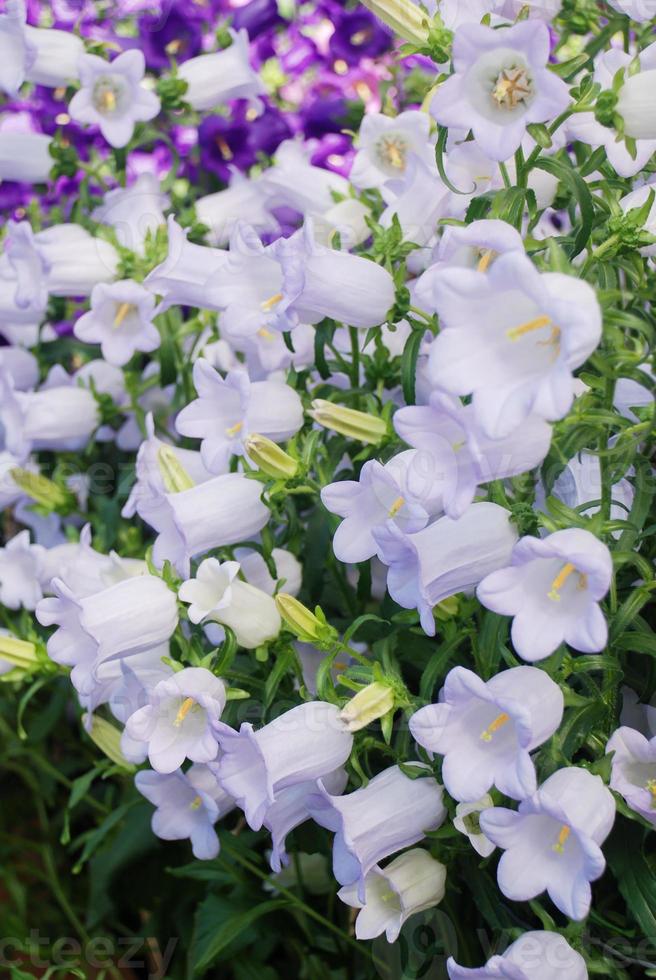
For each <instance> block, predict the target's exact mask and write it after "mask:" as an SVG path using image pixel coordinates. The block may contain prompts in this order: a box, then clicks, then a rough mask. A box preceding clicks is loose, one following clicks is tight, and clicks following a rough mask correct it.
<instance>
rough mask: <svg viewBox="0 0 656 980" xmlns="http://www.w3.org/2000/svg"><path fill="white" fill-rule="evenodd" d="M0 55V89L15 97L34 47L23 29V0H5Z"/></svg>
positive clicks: (34, 55) (1, 16) (0, 36)
mask: <svg viewBox="0 0 656 980" xmlns="http://www.w3.org/2000/svg"><path fill="white" fill-rule="evenodd" d="M0 54H1V55H2V57H1V58H0V89H1V90H2V91H3V92H5V93H6V94H7V95H8V96H10V97H11V98H15V97H16V96H17V95H18V90H19V89H20V87H21V85H22V84H23V82H24V81H25V77H26V72H27V70H28V69H29V68H30V67H31V66H32V65H33V64H34V61H35V59H36V48H35V46H34V44H33V43H32V42H31V41H30V40H29V39H28V36H27V31H26V29H25V3H24V2H23V0H7V3H6V4H5V12H4V13H3V14H0Z"/></svg>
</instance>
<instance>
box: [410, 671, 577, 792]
mask: <svg viewBox="0 0 656 980" xmlns="http://www.w3.org/2000/svg"><path fill="white" fill-rule="evenodd" d="M562 717H563V694H562V691H561V690H560V688H559V687H558V685H557V684H556V683H555V682H554V681H552V680H551V678H550V677H549V675H548V674H547V673H545V672H544V671H543V670H539V669H538V668H537V667H512V668H511V669H510V670H502V671H501V673H499V674H495V676H494V677H492V678H490V680H489V681H483V680H481V678H480V677H478V676H477V675H476V674H474V673H473V671H471V670H467V669H466V668H465V667H454V668H453V669H452V670H450V671H449V673H448V674H447V676H446V680H445V682H444V688H443V689H442V691H441V694H440V703H439V704H429V705H427V706H426V707H425V708H420V709H419V711H416V712H415V713H414V714H413V715H412V717H411V718H410V731H411V732H412V735H413V737H414V739H415V740H416V741H417V742H418V743H419V745H421V746H423V748H425V749H427V750H428V751H429V752H435V753H437V754H438V755H443V756H444V761H443V764H442V778H443V780H444V785H445V787H446V789H447V790H448V792H449V793H450V794H451V796H453V798H454V799H456V800H459V801H460V802H461V803H474V802H475V801H476V800H478V799H479V798H480V797H481V796H483V794H484V793H487V791H488V790H489V789H491V788H492V786H496V787H497V789H498V790H499V791H500V792H501V793H504V794H505V795H506V796H510V797H511V798H512V799H514V800H523V799H524V798H525V797H527V796H530V795H531V794H532V793H534V792H535V791H536V789H537V781H536V776H535V766H534V765H533V761H532V759H531V755H530V753H531V752H532V751H533V750H534V749H537V748H538V746H540V745H542V744H543V743H544V742H546V741H547V739H548V738H551V736H552V735H553V733H554V732H555V731H556V729H557V728H558V726H559V725H560V722H561V721H562Z"/></svg>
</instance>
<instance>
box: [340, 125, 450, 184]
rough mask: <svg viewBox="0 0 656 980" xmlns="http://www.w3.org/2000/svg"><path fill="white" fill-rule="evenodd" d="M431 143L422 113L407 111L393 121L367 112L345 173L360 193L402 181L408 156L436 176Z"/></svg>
mask: <svg viewBox="0 0 656 980" xmlns="http://www.w3.org/2000/svg"><path fill="white" fill-rule="evenodd" d="M433 143H434V141H433V140H431V137H430V120H429V118H428V116H427V115H426V113H425V112H419V111H418V110H416V109H409V110H407V111H406V112H400V113H399V114H398V116H394V117H393V118H392V117H390V116H384V115H383V114H382V113H380V112H369V113H367V114H366V115H365V117H364V119H363V120H362V123H361V125H360V131H359V133H358V138H357V147H358V152H357V153H356V155H355V159H354V160H353V166H352V167H351V172H350V174H349V178H350V180H351V183H352V184H353V186H354V187H357V188H359V189H361V190H362V189H366V188H369V187H381V186H382V185H383V184H385V183H386V182H387V181H388V180H398V179H399V178H403V176H404V174H405V172H406V170H407V167H408V158H409V156H410V155H411V154H412V155H414V156H417V157H419V158H420V159H421V160H423V161H424V163H425V164H426V166H427V167H429V168H432V169H433V170H434V171H435V173H436V174H437V169H436V167H435V149H434V146H433Z"/></svg>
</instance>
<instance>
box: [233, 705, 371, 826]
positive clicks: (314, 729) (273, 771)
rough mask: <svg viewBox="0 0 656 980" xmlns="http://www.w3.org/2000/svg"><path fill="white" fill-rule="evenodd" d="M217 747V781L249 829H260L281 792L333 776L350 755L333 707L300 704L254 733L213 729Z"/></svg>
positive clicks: (345, 731) (349, 744)
mask: <svg viewBox="0 0 656 980" xmlns="http://www.w3.org/2000/svg"><path fill="white" fill-rule="evenodd" d="M215 732H216V737H217V739H218V741H219V745H220V747H221V753H222V754H221V758H220V759H219V761H218V763H217V766H216V769H215V771H216V773H217V776H218V779H219V782H220V783H221V785H222V786H223V788H224V789H225V790H226V792H227V793H229V794H230V795H231V796H233V797H234V799H235V801H236V803H237V805H238V806H239V807H241V809H242V810H243V811H244V813H245V815H246V820H247V821H248V824H249V826H250V827H252V829H253V830H259V829H260V827H261V826H262V824H263V823H264V820H265V818H266V814H267V810H268V809H269V807H270V806H271V805H272V804H273V803H274V802H275V800H276V798H277V796H278V794H279V792H280V791H281V790H285V789H287V788H289V787H290V786H297V785H299V784H301V783H307V782H308V780H316V779H319V778H320V777H321V776H325V775H327V774H328V773H332V772H333V771H334V770H335V769H337V768H338V767H339V766H341V765H342V764H343V763H344V762H345V761H346V760H347V759H348V757H349V755H350V754H351V747H352V745H353V736H352V735H351V733H350V732H349V731H348V728H347V726H346V724H345V723H344V722H343V721H342V720H341V718H340V709H339V707H338V706H337V705H334V704H328V703H327V702H325V701H308V702H306V703H305V704H299V705H297V707H295V708H292V709H291V710H290V711H286V712H285V713H284V714H282V715H280V716H279V717H278V718H276V719H275V720H274V721H271V722H269V724H268V725H265V726H264V728H260V729H259V731H254V730H253V726H252V725H251V724H250V722H244V723H243V724H242V726H241V728H240V730H239V731H238V732H236V731H235V730H234V729H232V728H229V727H228V726H227V725H224V724H223V723H222V722H219V723H218V724H217V725H215Z"/></svg>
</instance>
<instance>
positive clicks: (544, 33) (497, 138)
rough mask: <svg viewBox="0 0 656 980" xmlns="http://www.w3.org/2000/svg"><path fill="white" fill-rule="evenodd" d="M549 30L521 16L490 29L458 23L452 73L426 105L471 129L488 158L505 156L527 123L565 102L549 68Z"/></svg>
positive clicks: (443, 120) (442, 119)
mask: <svg viewBox="0 0 656 980" xmlns="http://www.w3.org/2000/svg"><path fill="white" fill-rule="evenodd" d="M549 53H550V38H549V29H548V28H547V26H546V24H543V23H542V22H540V21H524V22H522V23H519V24H515V25H514V26H512V27H507V28H502V29H499V30H493V29H492V28H491V27H484V26H483V25H480V24H463V25H462V26H461V27H459V28H458V29H457V30H456V33H455V37H454V41H453V66H454V69H455V71H454V74H453V75H451V77H450V78H448V79H447V80H446V81H445V82H443V83H442V84H441V85H440V86H439V88H438V90H437V92H436V94H435V96H434V97H433V101H432V104H431V113H432V115H433V116H434V117H435V119H436V120H437V121H438V123H439V124H440V125H441V126H449V127H453V128H454V129H461V130H462V129H463V128H464V127H467V128H471V129H472V131H473V133H474V139H475V140H476V142H477V143H478V144H479V146H480V147H481V148H482V149H483V151H484V152H485V153H486V154H487V155H488V156H489V157H491V158H492V159H493V160H507V159H508V157H510V156H512V155H513V153H514V152H515V150H516V149H517V148H518V147H519V145H520V143H521V141H522V139H523V137H524V134H525V132H526V127H527V125H529V124H530V123H540V122H547V121H549V120H551V119H554V118H555V117H556V116H558V115H559V114H560V113H561V112H563V111H564V110H565V109H566V108H567V106H568V104H569V101H570V97H569V90H568V88H567V85H566V84H565V82H564V81H563V80H562V79H561V78H559V77H558V76H557V75H555V74H554V73H553V72H551V71H549V70H548V68H547V62H548V60H549Z"/></svg>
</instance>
